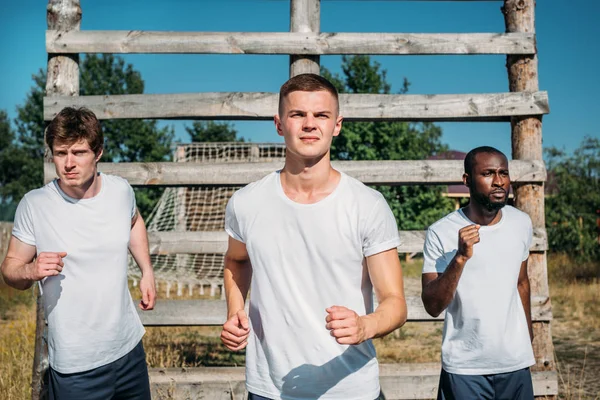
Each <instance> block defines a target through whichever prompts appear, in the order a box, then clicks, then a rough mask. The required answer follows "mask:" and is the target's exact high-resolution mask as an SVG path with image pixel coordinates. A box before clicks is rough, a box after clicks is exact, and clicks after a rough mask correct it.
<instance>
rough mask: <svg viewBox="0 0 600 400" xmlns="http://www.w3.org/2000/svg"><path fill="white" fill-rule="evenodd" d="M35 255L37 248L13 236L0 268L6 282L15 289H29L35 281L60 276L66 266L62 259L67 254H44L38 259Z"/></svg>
mask: <svg viewBox="0 0 600 400" xmlns="http://www.w3.org/2000/svg"><path fill="white" fill-rule="evenodd" d="M35 255H36V248H35V246H32V245H30V244H27V243H24V242H21V241H20V240H19V239H17V238H16V237H14V236H11V238H10V242H9V243H8V250H7V252H6V257H5V258H4V261H3V262H2V266H1V267H0V269H1V270H2V277H3V278H4V281H5V282H6V283H7V284H8V285H9V286H12V287H14V288H15V289H20V290H25V289H29V288H30V287H31V285H33V282H35V281H39V280H41V279H44V278H45V277H48V276H54V275H58V274H59V273H60V272H61V271H62V269H63V267H64V265H65V264H64V263H63V261H62V258H63V257H65V256H66V255H67V253H65V252H58V253H51V252H42V253H40V255H39V256H38V257H37V258H36V256H35Z"/></svg>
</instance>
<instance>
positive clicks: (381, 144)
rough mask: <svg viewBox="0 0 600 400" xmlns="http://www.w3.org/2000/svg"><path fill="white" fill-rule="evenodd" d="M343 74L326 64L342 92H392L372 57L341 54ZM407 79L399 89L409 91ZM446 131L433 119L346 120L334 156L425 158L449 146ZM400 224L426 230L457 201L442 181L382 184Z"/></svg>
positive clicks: (403, 226)
mask: <svg viewBox="0 0 600 400" xmlns="http://www.w3.org/2000/svg"><path fill="white" fill-rule="evenodd" d="M342 73H343V75H342V76H340V75H338V74H335V75H334V74H332V73H331V72H330V71H328V70H327V69H325V68H322V70H321V74H322V75H323V76H324V77H326V78H327V79H329V80H330V81H331V82H332V83H333V84H334V85H335V86H336V88H337V89H338V91H339V92H340V93H379V94H389V93H391V85H390V84H389V83H388V82H387V80H386V71H385V70H382V69H381V66H380V64H379V63H377V62H374V61H372V60H371V59H370V57H369V56H363V55H359V56H344V57H342ZM409 85H410V84H409V82H408V81H407V80H406V79H404V84H403V87H402V88H401V89H400V94H404V93H406V92H408V88H409ZM441 136H442V130H441V128H440V127H438V126H436V125H434V124H432V123H430V122H421V123H409V122H345V123H344V124H343V126H342V132H341V134H340V135H339V136H338V137H336V138H335V139H334V141H333V145H332V149H331V156H332V158H333V159H337V160H421V159H426V158H427V157H429V156H432V155H435V154H438V153H440V152H443V151H446V150H447V147H446V146H445V145H443V144H442V142H441ZM377 189H378V190H379V191H380V192H381V193H382V194H383V195H384V196H385V198H386V200H387V201H388V203H389V205H390V207H391V209H392V211H393V213H394V216H395V217H396V219H397V221H398V226H399V228H400V229H406V230H412V229H424V228H426V227H427V226H429V225H430V224H431V223H433V222H435V221H436V220H438V219H439V218H441V217H443V216H444V215H445V214H447V213H448V212H450V211H452V209H453V207H452V202H451V201H450V200H449V199H448V198H445V197H443V196H442V192H443V190H444V189H445V187H442V186H422V185H410V186H379V187H377Z"/></svg>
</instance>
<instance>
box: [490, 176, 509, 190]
mask: <svg viewBox="0 0 600 400" xmlns="http://www.w3.org/2000/svg"><path fill="white" fill-rule="evenodd" d="M505 180H506V178H505V177H504V176H503V175H502V174H499V173H496V174H494V180H493V181H492V185H494V186H496V187H502V186H504V183H505Z"/></svg>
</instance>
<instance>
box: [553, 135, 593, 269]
mask: <svg viewBox="0 0 600 400" xmlns="http://www.w3.org/2000/svg"><path fill="white" fill-rule="evenodd" d="M545 153H546V158H547V165H548V170H549V179H548V193H547V195H546V229H547V232H548V241H549V246H550V249H551V250H553V251H560V252H565V253H569V254H570V255H572V256H575V257H576V258H577V259H579V260H582V261H591V260H595V261H598V260H600V243H599V242H598V235H599V234H600V231H599V228H600V227H599V226H598V223H599V218H600V139H598V138H591V137H586V138H585V139H584V140H583V141H582V143H581V145H580V146H579V148H578V149H576V150H575V151H574V152H573V154H572V155H568V154H566V153H565V152H564V151H562V150H559V149H557V148H554V147H552V148H548V149H546V150H545Z"/></svg>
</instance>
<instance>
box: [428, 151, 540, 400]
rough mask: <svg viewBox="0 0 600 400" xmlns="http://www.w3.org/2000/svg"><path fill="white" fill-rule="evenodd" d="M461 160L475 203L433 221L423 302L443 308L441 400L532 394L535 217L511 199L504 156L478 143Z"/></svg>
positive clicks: (430, 310) (530, 396)
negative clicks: (530, 274) (529, 266)
mask: <svg viewBox="0 0 600 400" xmlns="http://www.w3.org/2000/svg"><path fill="white" fill-rule="evenodd" d="M464 165H465V173H464V175H463V181H464V183H465V185H466V186H468V187H469V192H470V195H471V201H470V202H469V204H468V205H467V206H466V207H464V208H462V209H460V210H457V211H455V212H453V213H451V214H449V215H447V216H446V217H444V218H442V219H441V220H439V221H437V222H436V223H434V224H433V225H431V226H430V227H429V230H428V231H427V236H426V239H425V246H424V251H423V253H424V262H423V276H422V283H423V293H422V298H423V304H424V305H425V309H426V310H427V312H428V313H429V314H431V315H432V316H438V315H439V314H440V313H442V311H444V310H446V318H445V321H444V333H443V339H442V372H441V376H440V384H439V390H438V399H444V400H445V399H511V400H512V399H533V386H532V382H531V374H530V372H529V367H530V366H531V365H533V364H535V358H534V355H533V349H532V346H531V340H532V339H533V332H532V327H531V309H530V290H529V278H528V275H527V259H528V257H529V247H530V246H531V241H532V225H531V219H530V218H529V216H528V215H527V214H525V213H524V212H521V211H519V210H517V209H516V208H513V207H511V206H507V205H506V202H507V199H508V193H509V189H510V176H509V171H508V160H507V158H506V156H505V155H504V154H502V153H501V152H500V151H498V150H497V149H495V148H493V147H487V146H485V147H478V148H476V149H473V150H471V151H470V152H469V153H468V154H467V156H466V158H465V162H464Z"/></svg>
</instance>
